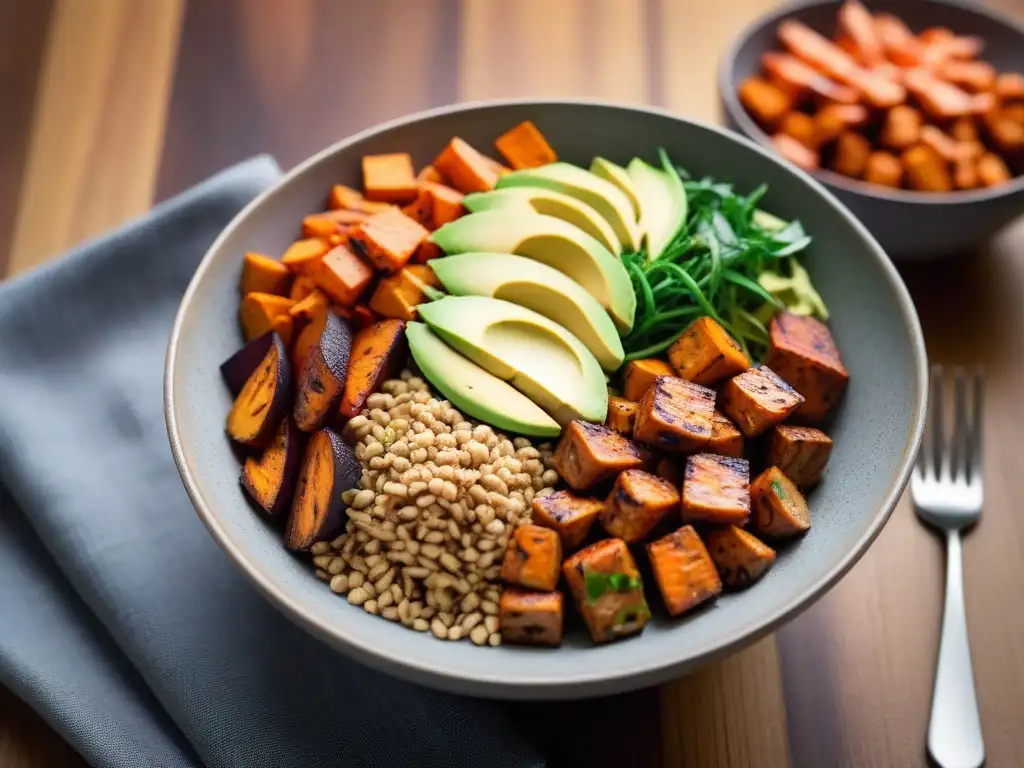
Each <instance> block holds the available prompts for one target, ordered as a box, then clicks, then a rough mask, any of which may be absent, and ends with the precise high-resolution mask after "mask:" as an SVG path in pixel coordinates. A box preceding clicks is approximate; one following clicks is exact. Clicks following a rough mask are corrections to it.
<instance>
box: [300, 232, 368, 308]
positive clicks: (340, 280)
mask: <svg viewBox="0 0 1024 768" xmlns="http://www.w3.org/2000/svg"><path fill="white" fill-rule="evenodd" d="M311 274H312V277H313V281H314V282H315V283H316V284H317V286H319V287H320V288H321V289H322V290H323V291H324V293H326V294H327V295H328V296H330V297H331V299H332V300H334V301H336V302H337V303H339V304H341V305H342V306H345V307H351V306H352V305H354V304H355V303H357V302H358V301H359V299H360V298H362V295H363V294H364V293H365V292H366V289H367V288H368V287H369V285H370V281H371V280H373V269H372V268H371V267H370V265H369V264H367V263H366V262H365V261H363V260H362V259H361V258H359V256H357V255H356V254H355V253H353V252H352V251H351V250H350V249H349V248H347V247H346V246H344V245H339V246H336V247H334V248H332V249H331V250H330V251H329V252H328V253H327V255H326V256H324V257H323V259H322V260H321V261H320V263H319V264H318V265H317V266H316V269H314V270H313V271H312V273H311Z"/></svg>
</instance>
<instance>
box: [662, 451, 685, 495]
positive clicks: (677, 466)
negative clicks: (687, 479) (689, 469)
mask: <svg viewBox="0 0 1024 768" xmlns="http://www.w3.org/2000/svg"><path fill="white" fill-rule="evenodd" d="M685 461H686V460H685V459H682V458H680V457H676V456H662V457H661V458H660V459H658V463H657V464H656V465H655V466H654V474H656V475H657V476H658V477H660V478H661V479H662V480H668V482H670V483H671V484H672V487H673V488H681V487H682V485H683V470H684V469H685V467H686V464H685Z"/></svg>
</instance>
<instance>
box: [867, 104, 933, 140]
mask: <svg viewBox="0 0 1024 768" xmlns="http://www.w3.org/2000/svg"><path fill="white" fill-rule="evenodd" d="M923 122H924V118H923V117H922V115H921V112H920V111H919V110H917V109H914V107H912V106H910V105H909V104H900V105H899V106H898V107H893V108H892V109H890V110H889V111H888V112H887V113H886V115H885V120H884V121H883V123H882V131H881V133H880V134H879V136H878V140H879V141H880V142H881V144H882V146H884V147H888V148H889V149H895V150H897V151H903V150H904V149H907V148H908V147H912V146H914V145H915V144H917V142H918V141H919V140H920V138H921V125H922V123H923Z"/></svg>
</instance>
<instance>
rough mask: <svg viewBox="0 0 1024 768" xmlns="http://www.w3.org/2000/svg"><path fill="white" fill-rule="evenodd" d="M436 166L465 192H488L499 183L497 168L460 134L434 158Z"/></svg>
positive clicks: (460, 190) (458, 188)
mask: <svg viewBox="0 0 1024 768" xmlns="http://www.w3.org/2000/svg"><path fill="white" fill-rule="evenodd" d="M434 167H435V168H437V170H438V171H440V172H441V173H442V174H444V176H445V177H446V178H447V179H448V180H449V181H450V182H451V185H452V186H453V187H455V188H456V189H457V190H459V192H462V193H463V194H469V193H470V192H486V191H488V190H490V189H494V185H495V184H497V183H498V173H497V171H496V170H495V168H494V167H493V166H492V165H491V164H490V163H488V162H487V159H486V158H485V157H484V156H483V155H481V154H480V153H479V152H477V151H476V150H475V149H473V147H471V146H470V145H469V144H467V143H466V142H465V141H463V140H462V139H460V138H459V137H458V136H456V137H455V138H453V139H452V140H451V141H450V142H449V143H448V146H447V147H445V148H444V149H443V150H442V151H441V154H439V155H438V156H437V157H436V158H434Z"/></svg>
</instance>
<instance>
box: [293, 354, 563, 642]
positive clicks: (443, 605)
mask: <svg viewBox="0 0 1024 768" xmlns="http://www.w3.org/2000/svg"><path fill="white" fill-rule="evenodd" d="M366 405H367V408H366V409H365V410H364V411H363V412H362V413H361V414H360V415H358V416H356V417H355V418H353V419H352V420H351V421H349V423H348V424H347V425H346V427H345V431H344V436H345V438H346V439H347V440H348V441H349V442H351V443H353V444H354V445H355V453H356V457H357V458H358V459H359V460H360V461H361V462H362V463H363V475H362V479H361V482H360V487H359V488H358V489H352V490H350V491H346V492H345V495H344V500H345V502H346V503H347V504H348V505H349V509H348V517H349V520H348V523H347V524H346V526H345V533H343V534H342V535H340V536H338V537H337V538H336V539H334V540H333V541H330V542H327V541H322V542H318V543H316V544H315V545H314V546H313V550H312V552H313V556H314V557H313V562H314V564H315V566H316V568H317V576H318V577H319V578H321V579H323V580H324V581H327V582H329V583H330V588H331V589H332V590H333V591H334V592H336V593H338V594H340V595H347V596H348V601H349V602H350V603H352V604H353V605H361V606H362V607H363V609H364V610H366V611H368V612H369V613H373V614H378V615H380V616H383V617H384V618H386V619H391V620H392V621H400V622H401V623H402V624H403V625H405V626H406V627H409V628H411V629H414V630H418V631H421V632H426V631H430V632H432V633H433V634H434V635H435V636H436V637H438V638H440V639H443V640H460V639H462V638H464V637H468V638H469V639H470V640H471V641H472V642H474V643H476V644H477V645H486V644H490V645H499V644H500V643H501V633H500V628H499V626H498V601H499V599H500V596H501V586H500V584H499V583H498V573H499V571H500V569H501V561H502V558H503V557H504V556H505V548H506V546H507V544H508V539H509V535H510V534H511V531H512V529H513V528H514V527H515V526H516V525H519V524H520V523H524V522H529V519H530V503H531V502H532V501H533V498H534V496H535V495H543V494H545V493H549V492H550V491H551V488H552V486H553V485H554V484H555V483H556V482H557V481H558V474H557V473H556V472H555V471H554V469H553V468H552V466H551V446H550V445H549V444H547V443H544V444H542V445H539V446H537V447H534V446H533V445H532V444H531V443H530V441H529V440H527V439H525V438H521V437H519V438H516V439H515V440H509V439H508V438H507V437H505V436H504V435H502V434H501V433H498V432H495V431H494V430H493V429H491V427H489V426H488V425H486V424H474V423H471V422H469V421H467V420H466V419H465V418H464V417H463V416H462V414H461V413H459V412H458V411H457V410H455V409H454V408H453V407H452V405H451V403H449V402H448V401H447V400H438V399H437V398H435V397H433V396H432V395H431V393H430V390H429V389H428V387H427V385H426V383H425V382H424V381H423V380H422V379H421V378H419V377H417V376H414V375H412V374H411V373H410V372H409V371H402V374H401V377H400V378H399V379H391V380H389V381H385V382H384V384H383V385H382V386H381V391H380V392H378V393H376V394H373V395H371V396H370V397H369V398H368V399H367V403H366Z"/></svg>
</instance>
